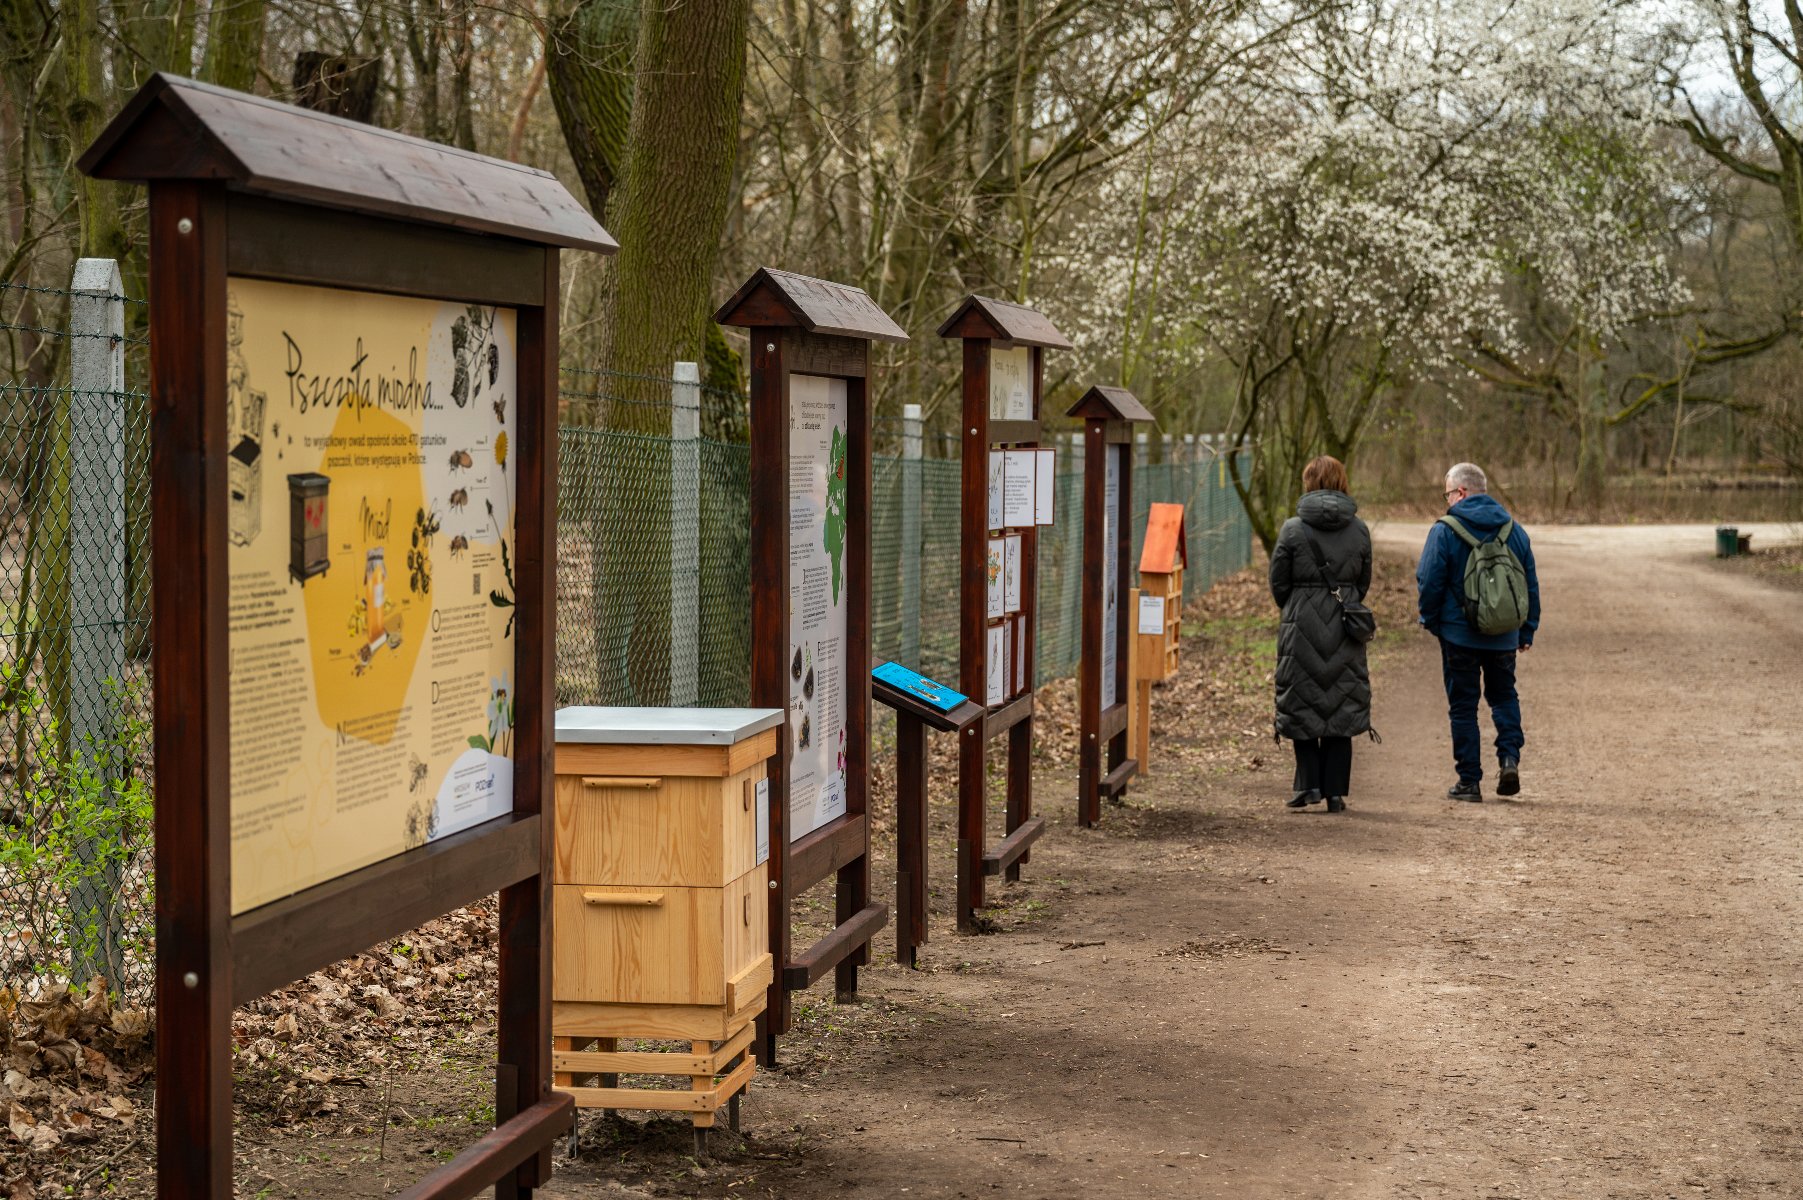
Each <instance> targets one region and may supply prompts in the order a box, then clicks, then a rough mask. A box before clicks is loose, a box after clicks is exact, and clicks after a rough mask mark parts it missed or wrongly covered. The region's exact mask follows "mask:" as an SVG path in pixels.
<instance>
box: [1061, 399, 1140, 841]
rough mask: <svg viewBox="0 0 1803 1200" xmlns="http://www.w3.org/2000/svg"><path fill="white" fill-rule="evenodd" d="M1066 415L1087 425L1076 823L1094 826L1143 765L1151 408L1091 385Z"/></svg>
mask: <svg viewBox="0 0 1803 1200" xmlns="http://www.w3.org/2000/svg"><path fill="white" fill-rule="evenodd" d="M1068 415H1070V416H1073V417H1079V418H1081V419H1082V420H1083V423H1084V429H1083V444H1084V450H1083V647H1082V653H1081V658H1080V660H1079V664H1078V705H1077V707H1078V715H1079V727H1078V736H1079V738H1080V739H1081V742H1080V745H1079V747H1078V756H1077V757H1078V763H1079V768H1078V783H1077V789H1078V790H1077V821H1078V823H1079V824H1081V825H1088V826H1093V825H1095V824H1096V823H1097V822H1099V821H1100V820H1101V819H1102V798H1103V797H1104V796H1106V797H1108V798H1109V799H1113V798H1114V797H1116V796H1118V795H1120V794H1121V792H1123V791H1125V790H1126V787H1127V781H1128V780H1130V779H1132V778H1133V774H1134V771H1135V770H1136V769H1137V767H1138V764H1137V763H1136V762H1135V761H1134V760H1133V759H1132V758H1130V757H1128V754H1127V714H1128V709H1129V707H1130V705H1129V703H1128V701H1129V694H1128V687H1129V683H1130V681H1129V679H1128V669H1127V664H1128V659H1129V653H1128V648H1129V642H1130V639H1131V638H1132V636H1133V630H1134V627H1135V626H1134V615H1133V614H1130V613H1128V612H1127V611H1126V605H1127V600H1128V595H1129V593H1130V592H1131V591H1132V590H1133V577H1132V568H1133V534H1132V526H1131V521H1132V519H1133V426H1134V424H1135V423H1136V422H1141V421H1150V420H1151V419H1152V414H1151V413H1149V412H1147V411H1146V409H1145V406H1144V405H1142V404H1141V403H1140V402H1139V401H1138V400H1137V399H1135V398H1134V396H1133V393H1132V392H1129V391H1128V390H1127V389H1126V388H1117V387H1092V388H1090V389H1089V391H1088V392H1086V393H1084V395H1083V398H1082V399H1081V400H1079V401H1077V403H1076V405H1075V406H1074V407H1073V408H1072V409H1071V410H1070V413H1069V414H1068ZM1104 764H1106V768H1107V769H1106V770H1104V769H1103V768H1104Z"/></svg>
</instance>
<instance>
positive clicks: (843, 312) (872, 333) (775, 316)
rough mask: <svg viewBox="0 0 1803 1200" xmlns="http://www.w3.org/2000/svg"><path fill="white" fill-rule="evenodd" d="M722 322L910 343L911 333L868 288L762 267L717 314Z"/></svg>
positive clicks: (719, 321)
mask: <svg viewBox="0 0 1803 1200" xmlns="http://www.w3.org/2000/svg"><path fill="white" fill-rule="evenodd" d="M714 321H715V323H716V324H719V325H744V326H752V327H772V326H773V327H777V328H782V327H788V326H796V327H799V328H802V329H805V330H807V331H808V332H809V333H824V334H828V335H830V336H833V337H852V338H867V339H869V340H870V341H873V342H905V341H907V340H908V335H907V334H905V333H903V332H902V327H901V326H900V325H897V324H896V323H895V322H894V321H892V320H890V319H889V314H888V313H886V312H884V311H883V310H882V309H881V308H880V307H879V306H878V305H877V302H876V301H875V300H872V299H871V298H870V297H869V296H868V295H866V294H865V292H864V289H863V288H858V287H853V286H852V285H851V284H849V283H834V282H832V281H831V280H830V279H816V278H814V277H813V276H812V275H797V274H795V273H794V272H793V271H777V270H773V269H772V268H770V267H759V268H758V269H757V270H756V271H755V272H753V274H752V276H751V278H750V279H747V280H746V281H745V283H744V285H743V286H741V287H740V288H739V290H738V291H736V292H734V293H733V295H732V299H730V300H728V301H727V302H726V303H725V304H723V305H721V306H720V311H719V312H717V313H715V314H714Z"/></svg>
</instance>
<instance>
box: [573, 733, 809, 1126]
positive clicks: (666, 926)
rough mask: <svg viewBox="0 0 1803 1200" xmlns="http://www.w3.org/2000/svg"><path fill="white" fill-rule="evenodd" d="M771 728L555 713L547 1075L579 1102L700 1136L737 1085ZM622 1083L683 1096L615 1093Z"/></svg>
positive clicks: (757, 995)
mask: <svg viewBox="0 0 1803 1200" xmlns="http://www.w3.org/2000/svg"><path fill="white" fill-rule="evenodd" d="M781 723H782V713H781V711H780V710H778V709H674V708H672V709H657V708H566V709H563V710H561V711H560V712H559V713H558V714H557V784H556V788H557V830H556V842H555V852H554V854H555V863H554V876H553V878H554V887H553V893H554V895H553V899H552V922H553V924H552V928H553V929H554V930H555V931H556V932H555V935H554V937H553V941H552V948H551V972H552V995H553V998H554V1001H555V1003H554V1005H553V1014H552V1034H553V1037H554V1039H555V1043H556V1052H555V1053H554V1055H553V1063H552V1066H553V1071H554V1073H555V1075H556V1082H557V1084H558V1086H559V1087H562V1088H564V1089H565V1090H567V1091H569V1092H571V1093H572V1094H573V1095H574V1096H575V1097H576V1102H577V1104H578V1105H579V1106H581V1107H584V1108H652V1109H664V1110H675V1111H681V1112H685V1113H687V1114H688V1115H689V1117H690V1119H691V1120H692V1121H693V1122H694V1123H695V1126H696V1128H697V1129H698V1130H699V1129H703V1128H706V1127H707V1126H709V1125H711V1124H712V1123H713V1120H714V1113H715V1112H716V1111H717V1110H718V1109H719V1108H720V1107H722V1106H723V1105H726V1104H728V1103H730V1102H732V1101H733V1098H734V1097H736V1096H737V1095H738V1093H739V1092H740V1091H741V1090H742V1089H743V1088H744V1086H745V1084H746V1082H747V1081H748V1080H749V1079H750V1078H751V1075H752V1073H753V1071H754V1070H755V1058H754V1057H753V1056H752V1055H751V1054H750V1053H749V1050H748V1047H749V1045H750V1042H751V1037H752V1032H751V1030H752V1020H753V1018H755V1017H756V1016H757V1015H758V1014H759V1013H761V1012H763V1011H764V1008H765V1006H766V1004H767V1003H768V995H769V987H770V983H771V980H772V978H773V975H772V961H771V956H770V922H769V899H768V888H769V883H768V880H769V866H768V863H767V861H766V859H767V857H768V840H769V828H770V826H769V818H768V808H767V807H766V806H767V804H768V791H767V789H766V788H763V787H760V785H761V784H763V783H764V781H765V766H766V762H767V760H768V759H769V758H770V757H771V756H772V755H773V754H775V753H776V749H777V730H778V728H779V727H780V725H781ZM622 1038H626V1039H679V1040H683V1041H687V1042H689V1043H690V1044H689V1047H688V1050H687V1051H686V1052H677V1053H671V1052H668V1051H654V1050H637V1051H621V1050H620V1049H619V1048H618V1043H619V1041H620V1039H622ZM621 1074H633V1075H639V1074H646V1075H679V1076H681V1075H686V1076H688V1077H689V1087H688V1089H687V1090H686V1091H685V1090H675V1091H671V1090H668V1089H659V1088H628V1087H619V1086H615V1083H617V1079H616V1077H617V1076H618V1075H621ZM595 1077H599V1079H600V1081H601V1086H598V1087H597V1086H584V1085H583V1081H585V1080H590V1081H592V1080H593V1079H594V1078H595ZM610 1081H611V1082H610Z"/></svg>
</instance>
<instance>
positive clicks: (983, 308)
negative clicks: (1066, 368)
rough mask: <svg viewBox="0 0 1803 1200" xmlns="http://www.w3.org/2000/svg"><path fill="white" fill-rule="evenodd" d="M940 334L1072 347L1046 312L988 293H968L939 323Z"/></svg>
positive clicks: (1024, 343) (1053, 348) (1059, 348)
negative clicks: (950, 313) (996, 298)
mask: <svg viewBox="0 0 1803 1200" xmlns="http://www.w3.org/2000/svg"><path fill="white" fill-rule="evenodd" d="M939 336H940V337H958V338H965V337H986V338H995V339H997V340H999V341H1006V342H1019V343H1020V344H1021V345H1023V346H1045V347H1047V348H1048V349H1052V350H1069V349H1070V348H1071V344H1070V340H1069V339H1068V338H1066V337H1065V336H1064V335H1063V334H1062V333H1059V332H1058V327H1057V326H1055V325H1053V324H1052V322H1051V321H1050V319H1048V318H1047V317H1046V315H1045V314H1044V313H1042V312H1040V311H1038V310H1037V309H1032V308H1028V307H1027V306H1026V305H1024V304H1015V303H1013V302H1011V301H1008V300H993V299H991V298H990V297H988V296H977V295H970V296H966V297H964V302H963V303H962V304H960V305H958V308H957V311H956V312H954V313H952V315H951V316H949V317H947V318H946V319H945V324H943V325H941V326H940V327H939Z"/></svg>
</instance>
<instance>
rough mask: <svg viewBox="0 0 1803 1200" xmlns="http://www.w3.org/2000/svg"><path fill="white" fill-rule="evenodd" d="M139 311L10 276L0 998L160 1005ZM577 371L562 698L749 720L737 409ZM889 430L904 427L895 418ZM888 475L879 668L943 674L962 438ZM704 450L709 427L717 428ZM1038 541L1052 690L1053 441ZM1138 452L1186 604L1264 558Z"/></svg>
mask: <svg viewBox="0 0 1803 1200" xmlns="http://www.w3.org/2000/svg"><path fill="white" fill-rule="evenodd" d="M143 317H144V312H143V304H142V302H140V301H135V300H130V299H127V298H125V297H123V296H122V295H121V294H120V287H119V279H118V273H117V270H116V269H115V268H114V266H113V264H112V263H110V262H107V261H105V260H91V259H90V260H83V263H82V266H81V268H80V269H79V270H78V272H77V276H76V279H75V285H74V287H73V288H71V289H70V290H67V291H63V290H45V289H37V288H27V287H23V286H20V285H15V284H0V338H4V343H3V344H0V351H4V352H5V353H7V354H8V355H9V358H8V361H7V363H6V367H5V370H4V373H3V374H0V435H3V436H0V521H3V522H4V525H3V527H0V536H3V538H4V540H3V541H0V987H22V988H25V989H27V990H29V988H30V987H31V983H32V981H33V980H34V979H39V978H45V979H54V978H60V977H64V976H69V977H72V978H73V979H75V980H76V981H78V982H79V981H82V980H85V979H87V978H90V977H100V978H104V979H106V980H108V981H110V982H112V983H114V984H115V985H116V986H117V987H118V988H119V990H120V991H121V992H122V993H123V995H124V996H125V997H126V998H127V999H128V1000H130V1001H133V1002H135V1003H148V1002H149V1000H150V997H151V991H152V974H151V968H152V960H151V956H150V936H151V932H152V929H151V881H150V865H151V864H150V848H151V836H152V826H151V814H152V803H151V783H152V772H151V767H152V756H151V741H150V738H151V729H150V703H149V700H150V693H149V689H150V678H149V615H150V604H149V586H148V583H149V527H150V521H149V487H148V468H149V424H148V418H147V408H148V405H147V401H146V396H145V380H146V369H147V366H148V364H147V361H146V357H147V356H146V353H145V343H144V339H143V338H142V337H141V336H136V335H135V334H132V333H130V332H128V330H135V329H141V328H142V327H143V324H144V322H143ZM677 373H678V376H679V378H676V379H646V378H644V377H639V376H633V377H624V376H621V377H615V376H610V375H608V374H607V373H605V372H597V371H593V370H588V369H575V368H572V369H568V370H566V371H565V372H564V375H563V382H562V389H563V396H562V398H561V399H562V401H563V405H562V408H561V409H560V411H563V412H566V413H567V414H571V415H573V416H577V417H579V418H580V419H581V420H582V422H585V423H580V424H579V423H575V422H566V423H565V425H564V427H563V428H562V429H561V431H560V435H559V456H560V458H559V477H558V488H559V522H558V543H557V554H558V574H557V588H558V645H557V682H556V690H557V699H558V702H559V703H560V704H572V703H586V704H642V705H666V704H675V705H695V704H699V705H735V704H744V703H745V702H746V701H747V699H748V696H749V692H750V678H749V663H750V640H751V604H750V576H751V570H750V554H749V551H750V514H749V484H750V450H749V447H748V446H747V445H746V444H745V442H744V441H742V440H736V439H738V438H742V437H743V435H744V431H745V428H746V425H745V413H744V407H745V401H744V397H743V396H742V395H738V394H735V393H731V392H724V391H719V390H716V389H709V388H704V387H702V386H701V384H700V383H699V381H698V379H697V377H696V374H695V373H694V371H693V369H692V368H688V367H687V366H686V364H679V365H678V370H677ZM892 423H893V422H892ZM899 424H900V426H901V430H900V433H899V435H897V434H896V433H895V431H894V430H890V429H885V437H884V439H883V441H884V445H885V447H886V448H887V447H890V446H899V447H900V448H901V451H902V453H901V455H900V456H899V457H888V456H884V457H879V458H878V459H877V460H876V462H875V471H874V478H873V492H874V495H873V512H872V526H873V528H872V539H873V540H872V547H871V550H872V560H873V561H872V568H873V592H872V596H871V620H872V630H871V634H872V639H871V640H872V650H873V652H874V653H875V654H876V655H878V656H879V657H883V658H893V659H896V660H898V661H901V662H904V663H909V664H918V666H919V668H920V669H921V670H923V671H925V672H926V673H928V674H931V675H936V676H938V677H940V678H946V679H955V678H956V676H957V658H958V624H957V621H958V615H957V608H958V546H957V539H958V506H959V495H960V483H959V463H958V462H957V460H956V459H948V458H943V457H932V456H928V455H924V454H923V453H922V449H923V447H926V448H929V449H932V450H936V451H937V450H946V449H949V450H953V451H955V449H956V445H957V442H956V439H955V438H954V439H930V438H925V437H923V436H922V435H921V431H920V428H919V422H918V420H917V419H912V420H910V419H904V420H903V421H901V422H900V423H899ZM704 435H705V436H704ZM1056 445H1057V447H1058V451H1059V475H1058V478H1057V487H1056V493H1055V494H1056V521H1055V524H1054V525H1053V526H1052V527H1050V528H1046V529H1042V530H1041V531H1040V541H1039V546H1040V552H1039V572H1040V575H1039V595H1040V617H1039V639H1038V645H1039V677H1040V679H1041V680H1049V679H1055V678H1058V677H1060V676H1064V675H1069V674H1071V673H1073V672H1074V671H1075V669H1076V661H1077V647H1078V643H1079V638H1080V632H1079V628H1080V627H1079V615H1080V609H1079V605H1080V588H1079V586H1078V585H1079V578H1078V576H1079V572H1080V571H1081V569H1082V556H1083V543H1082V537H1083V531H1082V521H1081V516H1082V510H1081V506H1082V489H1081V482H1082V475H1081V471H1082V464H1081V461H1080V459H1079V458H1078V457H1077V455H1078V454H1080V448H1081V442H1080V439H1078V438H1075V437H1070V436H1068V435H1067V436H1066V437H1065V438H1063V439H1062V440H1058V441H1057V442H1056ZM1152 449H1155V451H1156V453H1155V456H1156V457H1158V458H1160V459H1161V461H1159V462H1156V463H1151V462H1147V461H1145V460H1146V458H1147V451H1148V447H1146V446H1144V445H1142V446H1141V447H1140V449H1139V465H1138V466H1137V468H1136V474H1135V481H1134V488H1133V494H1134V497H1135V508H1136V510H1137V511H1136V513H1135V519H1134V522H1133V525H1134V537H1135V539H1136V540H1135V550H1136V551H1137V548H1138V539H1139V538H1141V537H1143V531H1144V526H1145V514H1146V509H1147V506H1149V505H1150V504H1151V503H1152V502H1153V501H1155V500H1175V501H1177V502H1179V503H1182V504H1184V505H1186V506H1187V513H1188V519H1187V528H1188V547H1189V562H1188V569H1187V570H1186V571H1185V576H1184V577H1185V584H1186V587H1188V588H1190V589H1191V590H1192V591H1200V590H1203V589H1206V588H1207V586H1208V585H1209V584H1210V583H1212V582H1213V581H1214V580H1215V579H1216V578H1218V577H1219V576H1221V575H1223V574H1226V573H1228V572H1231V571H1234V570H1237V569H1238V568H1240V567H1241V566H1243V565H1245V563H1246V562H1247V561H1249V558H1250V552H1251V533H1250V529H1249V526H1248V524H1247V522H1246V519H1245V515H1244V512H1243V510H1242V509H1241V507H1240V504H1239V501H1238V499H1237V497H1236V496H1235V495H1234V493H1233V488H1232V485H1231V483H1230V482H1229V481H1228V479H1227V474H1226V471H1225V469H1224V463H1223V462H1222V461H1221V460H1219V459H1218V458H1216V457H1215V456H1214V455H1213V454H1212V452H1210V451H1209V450H1208V449H1207V448H1206V447H1205V446H1201V445H1197V444H1195V443H1194V442H1175V441H1172V440H1168V439H1167V440H1166V441H1164V442H1163V443H1162V444H1160V445H1158V446H1157V447H1155V448H1152Z"/></svg>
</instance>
